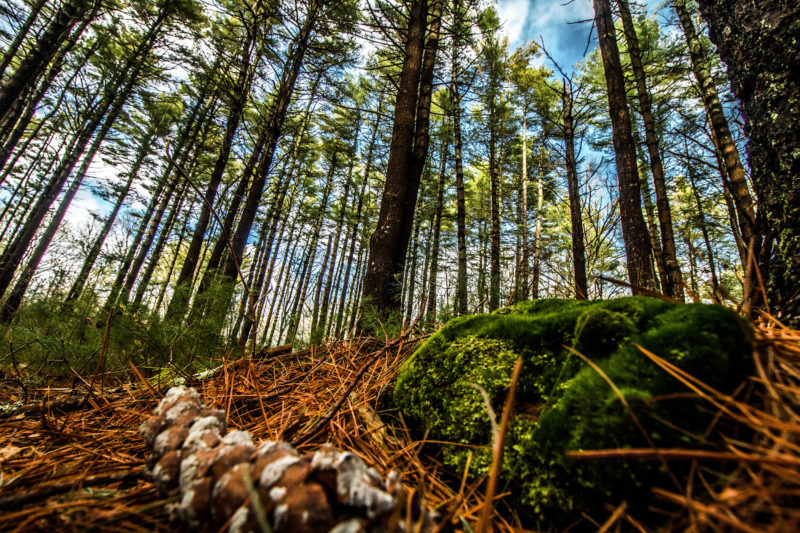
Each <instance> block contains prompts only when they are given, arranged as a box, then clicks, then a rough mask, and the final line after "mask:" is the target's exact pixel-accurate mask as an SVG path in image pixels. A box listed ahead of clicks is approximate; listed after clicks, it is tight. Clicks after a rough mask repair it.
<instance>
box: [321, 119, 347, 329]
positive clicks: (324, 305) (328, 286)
mask: <svg viewBox="0 0 800 533" xmlns="http://www.w3.org/2000/svg"><path fill="white" fill-rule="evenodd" d="M357 148H358V130H356V135H355V139H354V141H353V152H352V154H351V157H350V168H349V170H348V173H347V181H345V184H344V191H343V192H342V197H341V199H340V201H341V205H340V207H339V214H338V217H337V219H336V229H335V230H334V237H333V244H332V246H331V250H332V251H331V254H332V255H331V257H330V261H329V265H328V275H327V280H326V282H325V290H324V292H323V293H322V302H321V305H320V310H319V321H318V322H317V324H316V328H312V329H311V335H312V343H313V342H315V341H316V343H319V342H320V341H322V338H323V335H324V334H325V326H326V324H327V323H328V320H329V319H328V307H329V306H330V297H331V290H332V288H333V268H334V265H335V263H336V257H337V255H338V251H339V238H340V237H341V235H342V231H343V229H342V226H343V225H344V216H345V212H346V211H347V206H348V201H349V199H350V183H351V182H352V179H353V168H354V167H355V159H356V150H357ZM321 277H322V274H321V273H320V278H321Z"/></svg>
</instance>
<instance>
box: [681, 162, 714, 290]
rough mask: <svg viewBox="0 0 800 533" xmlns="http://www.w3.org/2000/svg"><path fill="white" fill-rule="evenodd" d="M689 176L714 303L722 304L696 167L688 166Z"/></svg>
mask: <svg viewBox="0 0 800 533" xmlns="http://www.w3.org/2000/svg"><path fill="white" fill-rule="evenodd" d="M686 170H687V172H686V173H687V174H688V175H689V185H691V187H692V195H693V196H694V201H695V205H697V225H698V226H699V227H700V232H701V233H702V234H703V242H704V243H705V245H706V255H707V256H708V269H709V270H710V271H711V294H712V298H713V300H714V303H720V298H719V280H718V279H717V267H716V265H715V263H714V251H713V249H712V248H711V238H710V237H709V234H708V220H706V212H705V209H703V201H702V199H701V198H700V192H699V191H698V190H697V183H696V181H695V175H694V167H692V165H691V164H688V168H687V169H686Z"/></svg>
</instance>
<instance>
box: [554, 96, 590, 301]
mask: <svg viewBox="0 0 800 533" xmlns="http://www.w3.org/2000/svg"><path fill="white" fill-rule="evenodd" d="M561 95H562V100H563V108H564V147H565V150H564V153H565V155H566V167H567V189H568V191H569V213H570V221H571V223H572V265H573V270H574V280H575V298H577V299H578V300H586V299H587V298H588V297H589V289H588V286H587V282H586V248H585V245H584V238H583V215H582V214H581V213H582V211H581V195H580V190H579V188H578V163H577V161H576V160H575V117H574V116H573V114H572V105H573V96H572V84H571V83H570V84H569V87H568V86H567V82H566V81H564V82H563V85H562V93H561Z"/></svg>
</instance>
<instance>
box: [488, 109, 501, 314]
mask: <svg viewBox="0 0 800 533" xmlns="http://www.w3.org/2000/svg"><path fill="white" fill-rule="evenodd" d="M491 98H492V103H491V109H490V111H489V197H490V204H489V205H490V208H489V211H490V218H491V245H490V261H489V312H492V311H494V310H495V309H497V308H498V307H500V161H499V159H500V157H499V154H498V146H497V143H498V140H497V136H498V132H497V129H498V128H499V124H498V118H497V102H496V101H495V98H496V96H492V97H491Z"/></svg>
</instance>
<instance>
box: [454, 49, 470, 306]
mask: <svg viewBox="0 0 800 533" xmlns="http://www.w3.org/2000/svg"><path fill="white" fill-rule="evenodd" d="M457 53H458V48H457V46H456V44H455V40H454V43H453V57H452V62H453V75H452V77H453V80H452V81H451V83H450V91H451V93H452V96H453V140H454V143H455V146H454V149H455V154H454V155H455V167H456V168H455V172H456V235H457V239H458V275H457V278H456V304H455V307H456V314H459V315H466V314H467V208H466V194H465V191H464V162H463V155H462V150H463V142H462V140H461V95H460V93H459V89H458V79H457V72H456V64H457V63H456V55H457Z"/></svg>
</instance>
